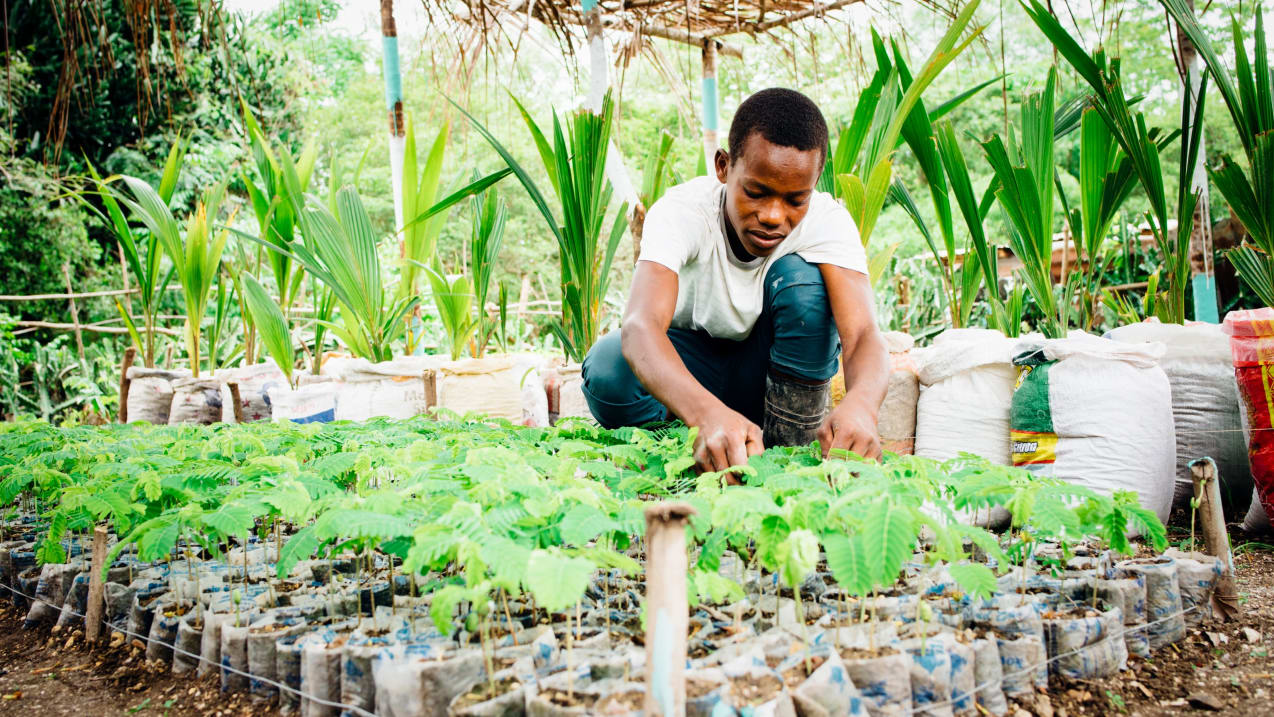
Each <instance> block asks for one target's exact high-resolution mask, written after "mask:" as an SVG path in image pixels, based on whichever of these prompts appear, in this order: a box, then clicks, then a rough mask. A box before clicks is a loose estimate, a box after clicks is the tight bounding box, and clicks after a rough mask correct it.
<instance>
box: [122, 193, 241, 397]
mask: <svg viewBox="0 0 1274 717" xmlns="http://www.w3.org/2000/svg"><path fill="white" fill-rule="evenodd" d="M122 179H123V182H124V184H125V185H126V186H127V187H128V190H129V193H131V194H132V197H131V198H129V197H125V196H121V197H120V200H121V201H122V202H123V203H124V205H125V206H127V207H128V208H129V210H130V212H131V214H132V216H133V219H134V220H136V221H139V222H141V223H142V224H144V225H145V226H146V229H147V230H148V231H149V232H150V233H151V234H152V235H154V236H155V237H156V239H157V243H158V246H159V247H161V248H162V249H163V251H164V253H165V254H167V255H168V258H169V260H170V261H172V265H173V275H174V276H176V277H177V281H178V283H179V284H180V285H181V291H182V297H183V299H184V302H185V305H186V307H185V308H186V325H185V331H184V335H185V339H186V355H187V357H188V358H189V359H190V372H191V373H192V374H193V375H194V376H196V377H198V376H199V369H200V367H199V364H200V348H199V339H200V335H201V328H200V326H201V324H202V323H203V319H204V316H205V315H206V314H207V311H208V297H209V294H210V292H211V291H212V283H213V281H214V280H215V279H216V277H217V274H218V272H219V271H220V267H221V254H222V251H223V250H224V249H225V246H226V239H227V238H228V237H229V232H228V230H226V229H220V230H217V229H214V225H213V221H214V219H215V218H216V216H217V214H218V212H219V211H220V209H221V201H222V199H223V198H224V197H225V190H226V187H225V185H224V184H218V185H214V186H212V187H210V188H209V189H208V190H207V191H205V192H204V194H203V197H202V199H201V200H200V201H199V202H198V203H197V204H196V205H195V210H194V212H192V213H191V215H190V216H189V217H187V218H186V222H185V227H184V231H183V227H182V226H181V224H180V223H179V222H178V221H177V219H176V218H175V217H174V216H173V213H172V210H171V209H170V208H169V207H168V204H167V202H165V201H164V199H163V197H162V195H160V194H159V193H158V192H156V191H155V189H154V188H153V187H151V186H150V185H149V184H147V183H146V182H144V181H142V180H140V179H137V178H136V177H128V176H125V177H123V178H122ZM210 361H211V357H210Z"/></svg>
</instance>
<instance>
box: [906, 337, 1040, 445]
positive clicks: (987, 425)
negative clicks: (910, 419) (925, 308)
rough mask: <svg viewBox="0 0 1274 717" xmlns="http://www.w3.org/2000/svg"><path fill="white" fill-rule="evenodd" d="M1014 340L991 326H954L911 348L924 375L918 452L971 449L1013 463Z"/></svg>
mask: <svg viewBox="0 0 1274 717" xmlns="http://www.w3.org/2000/svg"><path fill="white" fill-rule="evenodd" d="M1015 343H1016V342H1015V341H1014V340H1013V339H1009V338H1006V337H1005V336H1004V335H1003V334H1001V333H1000V332H998V331H992V330H989V329H950V330H948V331H944V332H943V333H941V334H939V335H938V337H937V338H936V339H934V341H933V345H931V346H928V347H926V348H922V349H913V350H912V352H911V356H912V361H913V362H914V364H915V366H916V372H917V375H918V376H919V378H920V398H919V400H918V403H917V404H916V455H917V456H922V457H924V458H933V459H935V460H946V459H949V458H954V457H956V456H958V455H959V454H960V453H973V454H976V455H979V456H982V457H983V458H986V459H987V460H989V461H991V462H992V463H997V464H1000V465H1009V464H1010V463H1011V462H1012V457H1011V454H1010V453H1009V411H1010V409H1011V408H1012V404H1013V383H1014V381H1015V380H1016V379H1017V369H1016V367H1014V366H1013V363H1012V361H1013V346H1014V344H1015Z"/></svg>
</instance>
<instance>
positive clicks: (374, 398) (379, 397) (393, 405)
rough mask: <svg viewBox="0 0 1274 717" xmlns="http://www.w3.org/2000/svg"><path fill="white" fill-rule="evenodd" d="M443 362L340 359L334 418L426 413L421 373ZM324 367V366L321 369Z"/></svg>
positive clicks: (408, 358)
mask: <svg viewBox="0 0 1274 717" xmlns="http://www.w3.org/2000/svg"><path fill="white" fill-rule="evenodd" d="M443 363H444V361H443V359H442V358H441V357H438V356H404V357H402V358H398V359H394V360H393V361H382V362H379V363H372V362H370V361H367V360H366V359H352V360H349V361H347V362H342V364H341V367H340V368H341V370H340V374H339V379H340V381H341V383H342V389H341V393H340V398H339V399H338V400H337V402H336V420H338V421H365V420H367V419H369V418H373V417H376V416H384V417H387V418H411V417H412V416H419V415H421V414H424V413H427V412H428V408H429V406H428V403H427V402H426V400H425V398H426V397H425V382H424V378H423V377H424V373H425V370H426V369H437V368H438V367H439V366H441V365H442V364H443ZM326 368H327V367H326V366H324V370H326Z"/></svg>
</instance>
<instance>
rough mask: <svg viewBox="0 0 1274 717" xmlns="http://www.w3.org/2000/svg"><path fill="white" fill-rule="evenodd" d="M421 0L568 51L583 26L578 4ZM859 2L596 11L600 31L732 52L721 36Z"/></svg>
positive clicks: (442, 12) (659, 2)
mask: <svg viewBox="0 0 1274 717" xmlns="http://www.w3.org/2000/svg"><path fill="white" fill-rule="evenodd" d="M422 1H423V2H424V5H425V8H426V9H427V10H428V11H429V13H430V14H431V15H432V16H434V17H435V18H438V17H445V18H448V19H449V20H452V21H456V22H459V23H461V24H464V25H468V26H470V27H478V28H481V29H482V30H483V32H484V34H485V33H486V32H488V31H490V30H492V29H494V28H498V27H500V26H501V25H502V24H504V23H505V22H506V21H508V20H509V19H512V18H517V19H522V20H524V19H525V18H534V19H535V20H538V21H539V22H541V23H543V24H544V25H546V26H548V27H549V29H550V30H552V31H553V33H554V34H555V35H557V37H558V39H559V41H561V42H562V43H563V44H564V45H565V46H566V47H567V48H568V50H569V48H570V47H571V46H572V41H571V38H572V34H573V33H572V32H571V28H582V27H584V26H585V24H586V22H587V18H586V16H585V13H584V9H583V7H582V5H581V3H580V2H579V0H463V2H464V5H460V4H459V3H457V2H456V1H455V0H422ZM861 2H865V0H832V1H831V2H810V1H809V0H698V1H696V2H691V1H690V0H601V2H599V3H598V7H599V10H600V12H599V19H600V22H601V25H602V26H603V27H606V28H612V27H613V28H617V29H622V30H627V31H629V32H633V33H636V34H639V35H648V36H653V37H662V38H665V39H669V40H676V41H678V42H685V43H688V44H693V45H700V46H702V45H703V44H705V43H706V42H707V41H708V40H716V45H717V47H718V48H719V49H724V50H725V51H726V52H727V53H728V54H737V49H735V48H731V47H729V46H726V45H724V44H723V43H722V42H721V40H720V38H725V37H728V36H730V35H737V34H747V35H752V36H757V35H764V34H766V33H770V32H773V31H774V30H777V29H779V28H783V27H786V26H788V25H790V24H792V23H794V22H797V21H799V20H804V19H806V18H817V17H821V16H822V15H824V14H825V13H827V12H830V11H833V10H838V9H840V8H844V7H847V6H849V5H853V4H856V3H861ZM458 8H459V11H457V9H458Z"/></svg>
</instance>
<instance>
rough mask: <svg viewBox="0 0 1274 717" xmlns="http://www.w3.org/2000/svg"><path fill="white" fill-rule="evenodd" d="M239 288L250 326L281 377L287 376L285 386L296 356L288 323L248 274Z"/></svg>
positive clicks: (276, 306) (273, 301)
mask: <svg viewBox="0 0 1274 717" xmlns="http://www.w3.org/2000/svg"><path fill="white" fill-rule="evenodd" d="M241 286H242V289H241V290H242V291H243V303H244V305H245V306H246V307H247V310H248V312H249V313H251V315H252V323H253V325H254V326H256V327H257V330H258V331H260V333H261V342H262V343H264V344H265V350H266V351H268V352H269V354H270V357H271V358H273V359H274V363H276V364H278V366H279V368H280V369H281V370H282V371H283V375H284V376H287V379H288V383H291V382H292V367H293V366H295V365H296V354H295V352H294V351H293V349H292V334H291V333H290V332H289V331H288V322H287V319H286V318H284V316H283V311H282V309H280V308H279V304H278V303H277V302H275V300H274V299H273V298H271V297H270V294H269V292H267V291H266V290H265V287H263V286H261V284H260V283H259V282H258V281H257V280H256V279H255V278H254V277H253V276H252V275H251V274H245V275H244V276H243V280H242V284H241Z"/></svg>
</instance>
